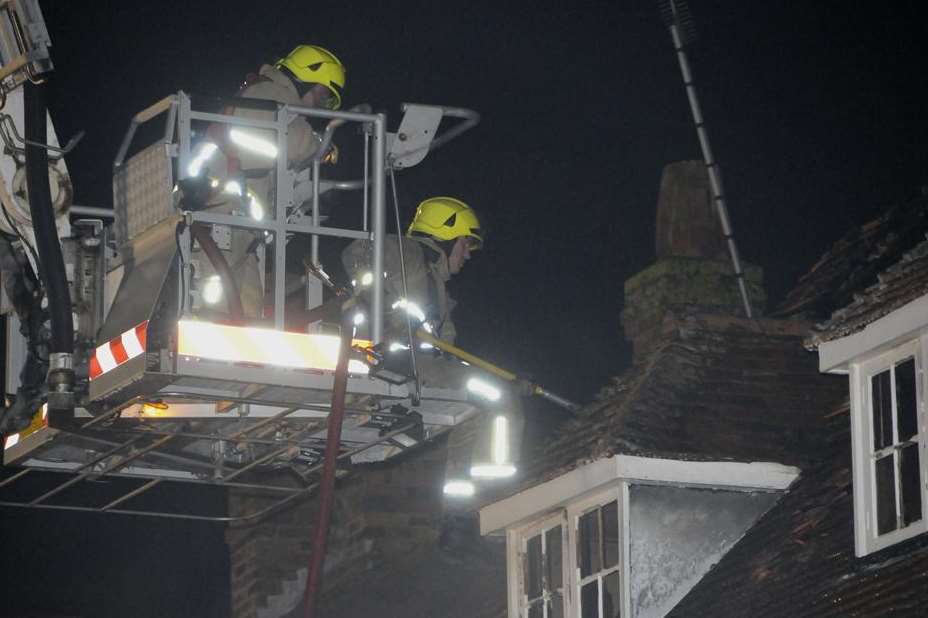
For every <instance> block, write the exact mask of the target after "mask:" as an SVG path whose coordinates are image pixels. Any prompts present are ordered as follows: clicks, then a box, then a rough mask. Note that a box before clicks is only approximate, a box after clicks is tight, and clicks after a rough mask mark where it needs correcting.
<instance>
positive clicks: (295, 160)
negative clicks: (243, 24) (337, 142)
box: [194, 45, 345, 319]
mask: <svg viewBox="0 0 928 618" xmlns="http://www.w3.org/2000/svg"><path fill="white" fill-rule="evenodd" d="M344 86H345V67H344V65H343V64H342V63H341V61H340V60H339V59H338V58H337V57H336V56H335V55H334V54H333V53H332V52H330V51H328V50H326V49H324V48H322V47H319V46H316V45H300V46H297V47H296V48H295V49H294V50H293V51H291V52H290V53H289V54H288V55H286V56H285V57H283V58H281V59H279V60H278V61H277V62H275V63H274V64H273V65H268V64H265V65H263V66H262V67H261V69H260V70H259V72H258V73H257V74H251V75H249V76H248V77H247V78H246V80H245V84H244V85H243V86H242V88H241V89H240V90H239V92H238V94H237V96H238V97H239V98H249V99H264V100H268V101H274V102H276V103H282V104H286V105H300V106H305V107H313V108H325V109H337V108H339V107H340V106H341V102H342V89H343V88H344ZM224 111H225V113H226V114H228V115H234V116H236V117H241V118H249V119H256V120H264V121H270V120H274V118H275V112H274V111H272V110H269V109H260V108H255V107H249V106H248V105H247V104H246V103H244V102H243V104H242V105H234V106H231V105H230V106H228V107H227V108H226V109H225V110H224ZM277 143H278V140H277V135H276V132H275V131H272V130H268V129H254V128H251V127H244V126H238V125H230V124H227V123H214V124H212V125H211V126H210V127H209V131H208V139H207V141H205V142H203V143H201V144H200V147H201V148H204V147H205V148H207V149H208V150H206V151H205V152H207V153H208V154H207V155H206V156H205V157H204V160H203V161H202V162H200V165H203V164H205V163H206V160H207V159H209V158H211V157H212V155H213V153H214V152H215V150H216V149H217V147H218V150H219V151H221V153H222V155H224V158H225V165H224V166H222V165H220V167H224V168H225V174H224V181H223V182H222V183H221V187H220V191H222V193H223V194H224V195H221V196H218V199H216V200H213V201H212V202H211V203H210V204H208V208H209V210H212V211H214V212H223V213H225V212H232V211H241V213H240V214H244V215H246V216H251V217H253V218H255V219H262V218H264V217H266V216H270V217H273V216H275V212H274V195H275V191H274V189H273V187H274V181H275V180H276V178H275V176H276V175H275V174H274V173H273V171H274V170H275V168H276V165H277ZM320 144H321V138H320V136H319V134H317V133H316V132H315V131H314V130H313V127H312V126H311V125H310V124H309V122H308V121H307V120H306V118H305V117H303V116H297V117H296V118H294V119H293V120H292V121H291V122H290V124H289V125H288V127H287V162H286V164H287V166H288V168H290V169H292V170H299V169H302V168H304V167H306V166H307V165H309V164H310V163H311V161H312V158H313V157H314V156H315V155H316V153H317V151H318V150H319V147H320ZM197 156H198V155H197V154H196V152H195V153H194V159H195V160H196V157H197ZM336 159H337V150H335V149H334V146H333V148H332V150H331V151H330V153H329V154H328V155H327V156H326V158H325V159H323V162H324V163H334V162H335V161H336ZM209 163H211V164H213V166H214V167H215V164H216V163H217V162H215V161H210V162H209ZM194 175H195V174H194ZM230 194H231V195H230ZM262 241H263V236H262V235H261V234H260V233H255V232H253V231H248V230H244V229H235V230H234V231H233V232H232V249H231V255H229V260H228V262H229V264H228V266H229V268H228V269H226V271H227V272H228V271H231V272H232V273H233V274H234V279H235V281H234V282H233V285H228V283H229V282H226V284H223V285H221V288H220V287H219V285H220V284H219V283H218V277H217V276H216V275H208V272H211V271H206V270H205V273H206V274H207V275H208V279H209V280H210V281H211V282H212V283H213V285H214V287H215V288H216V291H215V292H213V293H212V294H202V296H203V298H206V299H207V303H208V302H209V301H210V300H212V301H213V303H214V304H217V305H218V308H219V309H220V310H221V309H222V307H223V306H225V308H226V309H227V311H228V312H229V313H232V307H233V305H232V301H233V299H231V298H229V295H237V296H239V297H240V298H241V301H242V302H241V305H242V310H241V312H242V313H243V314H244V315H243V317H244V318H245V319H261V318H262V317H263V316H262V313H263V305H264V291H263V287H262V285H261V277H260V275H259V268H258V259H257V256H256V252H257V251H258V250H259V247H260V245H261V243H262ZM215 270H217V271H220V272H221V270H222V269H220V268H215ZM230 287H231V288H232V289H227V288H230ZM220 290H221V293H220Z"/></svg>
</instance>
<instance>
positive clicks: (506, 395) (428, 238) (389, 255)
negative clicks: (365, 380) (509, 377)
mask: <svg viewBox="0 0 928 618" xmlns="http://www.w3.org/2000/svg"><path fill="white" fill-rule="evenodd" d="M399 240H400V239H398V238H397V237H396V236H388V237H387V239H386V242H385V247H384V248H385V250H384V267H385V269H386V278H385V280H384V284H385V286H384V297H385V299H384V300H385V305H386V307H387V308H388V309H392V311H391V313H390V314H389V315H388V319H387V320H386V321H385V322H386V323H385V325H384V326H385V328H384V330H385V338H386V339H387V340H388V341H393V342H405V341H406V340H407V337H408V335H407V330H406V328H407V327H406V320H407V314H408V315H409V316H410V317H412V318H413V330H416V329H417V328H419V327H420V326H421V327H422V328H423V329H425V330H427V331H430V332H431V333H432V334H433V335H435V336H436V337H438V338H439V339H443V340H445V341H448V342H449V343H453V342H454V339H455V337H456V335H457V332H456V330H455V327H454V322H453V321H452V319H451V312H452V310H453V309H454V305H455V303H454V300H452V299H451V297H450V296H449V295H448V292H447V289H446V284H447V282H448V280H449V279H450V278H451V277H452V276H454V275H456V274H458V273H459V272H461V269H462V268H464V265H465V264H466V263H467V261H468V260H469V259H470V257H471V252H472V251H476V250H477V249H480V248H481V247H482V246H483V232H482V230H481V228H480V221H479V219H478V218H477V214H476V213H475V212H474V210H473V209H472V208H471V207H470V206H468V205H467V204H465V203H464V202H462V201H461V200H459V199H456V198H453V197H432V198H429V199H427V200H424V201H423V202H422V203H421V204H419V207H418V208H417V209H416V215H415V217H414V218H413V220H412V223H411V224H410V226H409V229H408V230H407V232H406V236H405V237H404V238H402V242H403V253H404V255H403V257H404V258H405V262H406V288H407V290H408V292H409V299H408V301H407V302H404V296H403V281H402V268H401V265H400V261H399V260H400V255H399V248H398V241H399ZM371 250H372V248H371V243H370V242H369V241H354V242H352V243H351V244H350V245H348V247H347V248H346V249H345V250H344V251H343V252H342V262H343V264H344V266H345V270H346V271H347V272H348V273H349V274H350V275H351V277H352V281H353V283H354V285H355V289H356V290H363V289H364V288H365V287H367V286H369V285H371V283H372V282H373V273H371V272H370V263H371V261H372V256H371ZM401 349H402V348H401ZM401 353H402V352H401ZM416 359H417V360H416V367H417V370H418V375H419V380H420V382H421V384H422V386H423V387H432V388H451V389H457V390H462V389H464V388H465V384H467V383H468V381H469V380H470V379H471V378H474V377H478V378H483V379H487V378H489V379H490V380H491V381H492V376H487V375H485V374H482V372H479V371H476V370H475V369H474V368H473V367H467V366H464V365H462V364H461V363H459V362H456V361H454V360H452V359H445V358H443V357H435V356H433V355H432V354H430V353H429V351H428V350H425V351H423V350H421V348H420V351H419V353H417V355H416ZM521 395H522V393H521V392H518V390H517V389H501V390H500V393H499V394H498V395H497V396H496V397H495V398H493V400H492V401H484V402H483V403H481V406H482V407H483V408H484V410H485V411H484V413H483V414H481V415H479V416H477V417H475V418H472V419H470V420H468V421H466V422H464V423H463V424H461V425H459V426H456V427H455V428H454V429H453V430H452V431H451V434H450V436H449V438H448V460H447V464H446V471H445V481H446V487H454V486H458V484H460V483H462V482H463V483H466V484H470V483H471V480H470V479H471V478H473V479H474V480H479V481H484V480H488V479H492V478H504V477H507V476H508V475H510V474H513V473H514V471H515V468H514V466H512V465H511V464H512V463H513V462H514V461H515V460H517V459H518V456H519V452H520V444H521V440H522V429H523V426H524V413H523V408H522V402H521V401H520V396H521ZM499 419H503V420H499ZM500 431H504V433H505V435H502V436H501V435H499V432H500ZM501 440H502V441H503V442H505V445H502V444H500V441H501ZM494 455H496V457H494ZM500 456H501V457H502V459H504V460H505V461H497V459H499V458H500ZM481 477H482V478H481ZM448 506H449V508H450V509H452V510H454V509H455V508H457V507H459V506H460V504H457V503H455V501H454V500H453V499H452V500H451V502H450V503H449V504H448Z"/></svg>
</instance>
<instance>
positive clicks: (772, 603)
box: [669, 405, 928, 618]
mask: <svg viewBox="0 0 928 618" xmlns="http://www.w3.org/2000/svg"><path fill="white" fill-rule="evenodd" d="M840 412H841V413H839V414H837V415H832V418H831V421H830V423H829V427H828V429H829V432H830V435H829V439H828V441H827V447H826V450H825V452H824V455H825V457H824V458H823V459H822V461H821V462H820V463H818V464H816V465H814V466H812V467H811V468H809V469H808V470H807V471H806V472H805V473H804V474H803V476H802V477H800V479H799V480H798V481H797V482H796V484H795V485H793V487H792V488H791V489H790V491H789V492H788V493H787V494H786V495H785V496H784V497H783V498H782V499H781V500H780V501H779V502H778V503H777V504H776V505H775V506H774V507H773V508H772V509H771V510H770V511H768V512H767V513H766V514H765V515H764V516H763V517H762V518H761V519H760V520H759V521H758V522H757V523H756V524H755V525H754V526H753V527H752V528H751V530H749V531H748V533H747V534H746V535H745V536H744V537H743V538H742V539H741V541H739V542H738V543H737V544H736V545H735V546H734V547H733V548H732V549H731V550H730V551H729V552H728V553H727V554H725V556H724V557H723V558H722V559H721V561H719V563H718V564H717V565H716V566H715V567H713V569H712V570H711V571H709V573H708V574H706V576H705V577H703V579H702V580H701V581H700V582H699V583H698V584H697V585H696V586H695V587H694V588H693V589H692V590H691V591H690V592H689V594H688V595H687V596H686V597H684V598H683V600H682V601H681V602H680V603H679V604H678V605H677V606H676V607H675V608H674V610H673V611H672V612H671V613H670V614H669V616H752V617H754V618H764V617H765V616H795V617H803V616H809V617H812V616H815V617H817V618H818V617H828V616H835V617H838V616H842V617H843V616H877V615H879V616H883V615H890V614H891V615H903V616H907V615H908V616H911V615H922V614H921V612H922V611H923V609H924V607H926V606H928V536H926V535H920V536H918V537H915V538H913V539H910V540H909V541H905V542H903V543H900V544H898V545H894V546H893V547H891V548H887V549H885V550H883V551H880V552H877V553H875V554H872V555H870V556H867V557H865V558H855V556H854V517H853V505H852V497H851V450H850V449H851V437H850V423H849V415H848V413H847V407H846V405H845V407H844V408H843V410H841V411H840Z"/></svg>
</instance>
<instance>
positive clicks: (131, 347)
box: [120, 329, 145, 360]
mask: <svg viewBox="0 0 928 618" xmlns="http://www.w3.org/2000/svg"><path fill="white" fill-rule="evenodd" d="M120 339H121V340H122V346H123V347H124V348H125V349H126V354H128V357H129V358H135V357H136V356H138V355H139V354H142V353H144V352H145V349H144V348H143V347H142V344H141V342H140V341H139V337H138V334H137V333H136V330H135V329H133V330H130V331H129V332H126V333H123V334H122V336H120ZM127 360H128V359H127Z"/></svg>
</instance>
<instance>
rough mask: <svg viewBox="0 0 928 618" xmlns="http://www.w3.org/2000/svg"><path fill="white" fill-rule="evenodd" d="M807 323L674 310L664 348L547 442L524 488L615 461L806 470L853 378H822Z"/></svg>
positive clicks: (663, 335)
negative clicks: (620, 457)
mask: <svg viewBox="0 0 928 618" xmlns="http://www.w3.org/2000/svg"><path fill="white" fill-rule="evenodd" d="M807 329H808V324H806V323H802V322H788V321H783V320H750V319H746V318H739V317H735V316H730V315H729V316H726V315H718V314H714V315H709V314H699V313H691V314H681V313H668V314H666V316H665V319H664V322H663V324H662V333H661V337H660V339H661V341H660V343H659V344H658V345H656V346H655V347H654V349H653V350H652V352H651V353H650V354H649V355H648V356H647V357H646V358H644V359H642V361H641V362H639V363H638V364H637V365H635V366H634V367H633V368H632V369H630V370H629V371H628V372H626V373H625V374H623V376H622V377H621V378H617V379H616V380H615V381H614V382H613V384H612V385H610V386H608V387H606V388H605V389H603V391H602V392H601V393H600V396H599V400H598V401H597V402H596V403H594V404H591V405H590V406H588V407H587V408H586V409H584V410H583V411H582V412H581V413H580V416H579V418H577V419H574V420H572V421H571V422H569V423H568V424H567V425H565V426H564V427H563V428H562V429H561V430H560V431H559V432H558V433H557V434H556V436H555V437H554V438H553V439H552V440H550V441H548V442H546V443H545V444H543V445H542V448H541V451H542V452H541V453H540V454H539V456H538V457H537V458H535V459H534V460H530V461H528V462H527V463H526V464H525V466H524V470H525V475H524V481H523V484H522V487H525V486H527V485H534V484H537V483H540V482H544V481H546V480H549V479H551V478H554V477H557V476H560V475H562V474H564V473H566V472H569V471H570V470H572V469H574V468H577V467H579V466H581V465H583V464H585V463H589V462H591V461H595V460H598V459H602V458H606V457H610V456H612V455H616V454H627V455H637V456H645V457H649V456H650V457H663V458H668V459H684V460H686V459H690V460H736V461H745V462H750V461H775V462H779V463H784V464H789V465H802V464H803V463H806V462H808V461H811V460H813V459H815V457H816V454H817V452H818V449H819V446H820V444H821V442H822V440H823V439H824V433H823V430H824V423H823V422H822V418H821V410H823V409H832V408H833V407H834V406H835V405H836V402H839V401H840V400H841V398H842V397H846V381H845V380H843V379H840V378H835V377H832V376H823V375H821V374H819V372H818V368H817V365H816V359H815V356H814V355H812V354H809V353H808V352H806V351H805V349H804V348H803V347H802V339H803V337H804V336H805V335H806V334H807V332H808V330H807Z"/></svg>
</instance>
